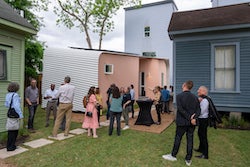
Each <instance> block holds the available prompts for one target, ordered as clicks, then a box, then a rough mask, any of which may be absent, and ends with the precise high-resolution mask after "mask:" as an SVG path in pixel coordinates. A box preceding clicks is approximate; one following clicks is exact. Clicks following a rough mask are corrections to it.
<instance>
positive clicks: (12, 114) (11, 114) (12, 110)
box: [7, 93, 19, 118]
mask: <svg viewBox="0 0 250 167" xmlns="http://www.w3.org/2000/svg"><path fill="white" fill-rule="evenodd" d="M13 96H14V93H13V95H12V97H11V102H10V107H9V110H8V113H7V117H8V118H19V114H18V113H17V112H16V110H15V108H12V107H11V105H12V101H13Z"/></svg>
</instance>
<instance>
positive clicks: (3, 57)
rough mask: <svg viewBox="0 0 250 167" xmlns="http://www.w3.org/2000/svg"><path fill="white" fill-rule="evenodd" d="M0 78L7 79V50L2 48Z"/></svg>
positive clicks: (0, 50)
mask: <svg viewBox="0 0 250 167" xmlns="http://www.w3.org/2000/svg"><path fill="white" fill-rule="evenodd" d="M0 68H1V69H0V72H1V73H0V80H7V50H4V49H0Z"/></svg>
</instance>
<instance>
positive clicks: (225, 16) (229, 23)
mask: <svg viewBox="0 0 250 167" xmlns="http://www.w3.org/2000/svg"><path fill="white" fill-rule="evenodd" d="M212 27H214V28H215V29H216V28H218V27H223V28H225V29H226V28H228V29H230V28H244V27H250V3H243V4H237V5H230V6H223V7H216V8H208V9H202V10H193V11H185V12H174V13H173V15H172V18H171V21H170V24H169V28H168V32H169V34H170V35H171V34H172V35H173V34H176V33H177V32H178V31H179V32H180V31H181V32H183V31H186V32H188V31H192V32H195V31H196V30H199V31H201V29H204V30H208V28H212Z"/></svg>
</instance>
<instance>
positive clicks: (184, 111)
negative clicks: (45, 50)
mask: <svg viewBox="0 0 250 167" xmlns="http://www.w3.org/2000/svg"><path fill="white" fill-rule="evenodd" d="M70 80H71V79H70V77H69V76H66V77H65V79H64V84H62V85H61V86H60V87H59V89H58V90H55V85H54V84H51V89H50V90H47V91H46V93H45V96H44V98H45V99H48V103H47V114H46V126H49V115H50V113H49V112H50V111H51V110H52V111H53V115H54V127H53V131H52V137H57V132H58V129H59V127H60V125H61V123H62V122H63V119H64V117H65V120H66V121H65V131H64V136H68V134H69V130H70V124H71V114H72V108H73V104H72V103H73V98H74V89H75V87H74V86H73V85H71V84H70ZM192 87H193V82H192V81H186V82H184V83H183V85H182V93H180V94H178V95H177V96H176V102H177V115H176V134H175V139H174V146H173V149H172V152H171V153H170V154H167V155H163V156H162V157H163V158H164V159H166V160H170V161H176V160H177V158H176V155H177V153H178V151H179V147H180V144H181V139H182V137H183V135H184V134H185V133H186V136H187V154H186V157H185V162H186V164H187V165H188V166H189V165H191V157H192V153H193V136H194V131H195V126H196V125H198V126H199V129H198V136H199V140H200V143H199V147H198V148H197V149H195V151H197V152H200V153H201V154H200V155H198V156H196V157H197V158H202V159H208V140H207V127H208V125H209V119H208V117H209V106H210V100H211V99H210V100H209V99H208V97H207V94H208V89H207V88H206V87H205V86H200V88H199V89H198V91H197V92H198V97H197V96H195V95H194V94H192V93H191V89H192ZM133 88H134V86H133V85H130V86H129V87H127V88H126V89H124V88H123V87H121V88H120V89H119V88H118V87H117V86H116V85H115V84H112V85H111V86H110V88H109V89H108V91H107V95H108V101H107V104H108V109H109V110H108V113H107V118H108V119H110V124H109V130H108V135H110V136H111V135H112V133H113V126H114V121H115V119H116V122H117V135H118V136H120V135H121V116H123V117H124V120H125V127H124V128H123V129H124V130H126V129H128V128H129V112H132V111H133V101H134V90H133ZM7 90H8V93H7V94H6V100H5V106H6V107H10V105H11V106H12V107H13V108H15V110H16V112H17V113H18V115H19V118H18V119H22V118H23V114H22V111H21V106H20V97H19V95H18V94H17V93H16V92H17V91H18V90H19V84H18V83H15V82H11V83H10V84H9V86H8V88H7ZM131 90H132V91H131ZM165 90H166V87H164V89H163V90H160V87H158V86H157V87H155V89H154V93H155V97H154V101H155V102H154V104H155V105H156V110H157V114H158V122H159V124H160V123H161V118H160V111H162V106H160V105H159V104H158V103H159V101H161V99H162V98H163V96H165V95H164V91H165ZM131 93H132V95H131ZM167 93H168V92H167ZM132 97H133V98H132ZM87 98H88V103H87V106H86V112H85V117H84V120H83V123H82V128H86V129H88V136H92V135H93V138H97V137H98V136H97V133H96V129H97V128H98V127H99V125H100V110H101V109H102V105H103V104H102V97H101V95H100V90H99V88H95V87H90V89H89V91H88V95H87ZM25 100H26V102H27V104H28V110H29V117H28V129H29V130H31V131H32V130H34V126H33V122H34V116H35V112H36V108H37V105H38V104H39V96H38V89H37V87H36V80H35V79H32V80H31V84H30V86H29V87H27V88H26V90H25ZM57 100H59V101H57ZM11 101H12V103H11ZM57 105H58V110H57ZM166 105H168V104H167V103H166V104H163V106H164V107H163V111H169V110H168V107H166ZM164 108H166V109H165V110H164ZM88 112H91V113H92V114H91V116H88V114H87V113H88ZM133 114H134V113H133V112H132V116H133ZM91 130H92V131H91ZM17 135H18V130H8V141H7V151H13V150H15V149H16V145H15V142H16V138H17Z"/></svg>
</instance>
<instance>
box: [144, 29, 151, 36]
mask: <svg viewBox="0 0 250 167" xmlns="http://www.w3.org/2000/svg"><path fill="white" fill-rule="evenodd" d="M144 36H145V37H150V27H149V26H146V27H144Z"/></svg>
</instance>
